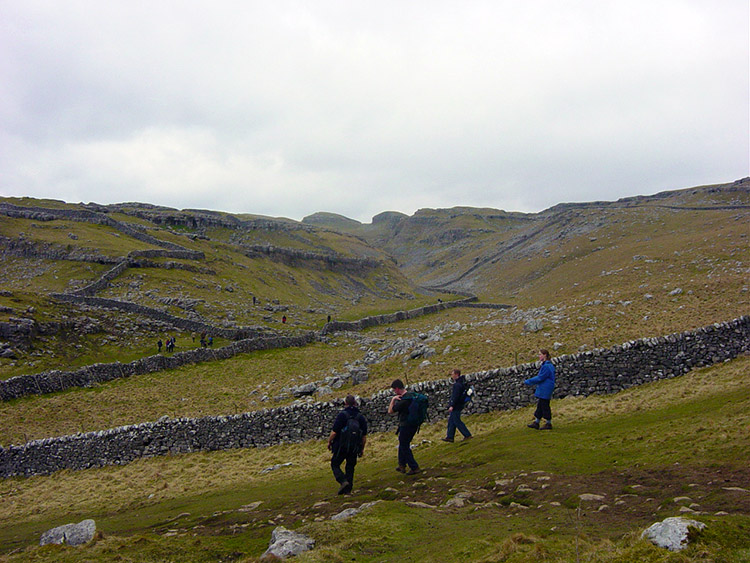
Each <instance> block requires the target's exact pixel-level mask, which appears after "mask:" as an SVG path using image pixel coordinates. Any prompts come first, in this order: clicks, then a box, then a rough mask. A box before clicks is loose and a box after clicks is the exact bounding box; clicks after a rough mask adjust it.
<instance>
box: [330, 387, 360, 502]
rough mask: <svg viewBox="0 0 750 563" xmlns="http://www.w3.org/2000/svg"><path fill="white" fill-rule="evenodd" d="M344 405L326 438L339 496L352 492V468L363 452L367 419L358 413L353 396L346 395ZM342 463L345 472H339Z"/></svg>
mask: <svg viewBox="0 0 750 563" xmlns="http://www.w3.org/2000/svg"><path fill="white" fill-rule="evenodd" d="M344 404H345V405H346V407H345V408H344V410H342V411H341V412H340V413H339V414H338V415H337V416H336V420H335V421H334V422H333V430H331V434H330V436H329V437H328V449H329V450H331V452H333V457H332V458H331V469H332V470H333V476H334V477H335V478H336V481H338V483H339V485H340V487H339V494H340V495H347V494H349V493H351V492H352V486H353V485H354V467H355V466H356V465H357V458H358V457H361V456H362V453H363V452H364V451H365V444H366V443H367V419H366V418H365V417H364V416H363V415H362V413H360V412H359V409H358V408H357V400H356V399H355V398H354V396H353V395H347V396H346V399H344ZM344 461H346V466H345V468H344V469H345V471H341V464H342V463H344Z"/></svg>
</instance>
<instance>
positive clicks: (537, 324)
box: [523, 319, 544, 332]
mask: <svg viewBox="0 0 750 563" xmlns="http://www.w3.org/2000/svg"><path fill="white" fill-rule="evenodd" d="M543 328H544V322H543V321H542V319H531V320H529V321H526V324H525V325H523V330H525V331H526V332H539V331H540V330H542V329H543Z"/></svg>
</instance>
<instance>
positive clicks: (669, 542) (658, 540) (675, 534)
mask: <svg viewBox="0 0 750 563" xmlns="http://www.w3.org/2000/svg"><path fill="white" fill-rule="evenodd" d="M705 527H706V525H705V524H704V523H703V522H698V521H696V520H688V519H687V518H666V519H664V520H663V521H661V522H657V523H656V524H652V525H651V526H650V527H649V528H647V529H646V530H644V531H643V533H642V534H641V537H642V538H646V539H648V540H649V541H650V542H651V543H653V544H654V545H656V546H659V547H663V548H665V549H668V550H670V551H680V550H682V549H685V548H686V547H687V541H688V528H697V529H699V530H702V529H703V528H705Z"/></svg>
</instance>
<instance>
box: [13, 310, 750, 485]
mask: <svg viewBox="0 0 750 563" xmlns="http://www.w3.org/2000/svg"><path fill="white" fill-rule="evenodd" d="M748 352H750V317H749V316H744V317H740V318H737V319H735V320H733V321H729V322H725V323H717V324H713V325H710V326H707V327H703V328H700V329H697V330H691V331H687V332H683V333H679V334H673V335H668V336H664V337H659V338H644V339H641V340H635V341H630V342H626V343H624V344H622V345H619V346H614V347H612V348H608V349H601V350H594V351H590V352H583V353H581V354H573V355H566V356H559V357H557V358H554V359H553V362H554V364H555V365H556V368H557V374H558V377H557V387H556V390H555V397H556V398H560V397H564V396H567V395H591V394H603V393H614V392H617V391H621V390H623V389H627V388H629V387H632V386H635V385H640V384H643V383H648V382H651V381H656V380H659V379H665V378H672V377H677V376H680V375H682V374H684V373H686V372H688V371H690V370H691V369H693V368H696V367H701V366H708V365H712V364H715V363H719V362H723V361H726V360H729V359H732V358H735V357H737V356H738V355H741V354H747V353H748ZM537 370H538V365H537V364H524V365H519V366H514V367H510V368H503V369H495V370H489V371H484V372H479V373H474V374H469V375H467V379H468V380H469V382H471V383H472V384H473V385H474V387H475V389H476V391H477V399H476V400H475V401H474V402H473V403H471V404H470V406H469V407H468V408H467V409H468V410H467V412H469V413H471V412H489V411H492V410H506V409H515V408H519V407H523V406H526V405H529V404H531V403H532V402H533V389H531V388H530V387H527V386H525V385H523V381H524V380H525V379H528V378H529V377H532V376H533V375H535V374H536V373H537ZM411 388H412V389H416V390H420V391H422V392H424V393H426V394H428V395H429V397H430V409H429V414H430V418H431V420H432V421H436V420H440V419H441V418H444V417H445V415H446V411H447V409H446V407H447V403H448V398H449V394H450V389H451V382H450V381H448V380H442V381H433V382H425V383H419V384H416V385H413V386H412V387H411ZM389 400H390V393H389V392H388V391H382V392H380V393H378V394H376V395H373V396H372V397H368V398H363V399H361V409H362V412H363V413H364V414H365V416H367V418H368V420H369V421H370V427H371V429H372V431H375V432H377V431H386V430H391V429H393V428H394V427H395V420H394V418H393V417H389V416H388V415H387V414H385V411H386V408H387V405H388V402H389ZM342 406H343V405H342V402H341V401H334V402H318V403H307V404H300V405H293V406H286V407H280V408H275V409H264V410H261V411H257V412H251V413H245V414H241V415H235V416H212V417H205V418H200V419H187V418H183V419H169V418H167V417H164V418H162V419H161V420H159V421H157V422H150V423H145V424H138V425H132V426H124V427H120V428H114V429H111V430H105V431H102V432H90V433H86V434H76V435H73V436H64V437H61V438H47V439H44V440H36V441H33V442H29V443H27V444H24V445H20V446H9V447H7V448H2V447H0V477H11V476H18V475H26V476H30V475H40V474H49V473H53V472H55V471H58V470H60V469H86V468H91V467H101V466H104V465H111V464H125V463H128V462H130V461H133V460H135V459H138V458H140V457H151V456H157V455H166V454H178V453H187V452H196V451H205V450H220V449H229V448H244V447H263V446H270V445H274V444H280V443H285V442H301V441H305V440H311V439H321V438H324V437H325V436H326V435H327V434H328V433H329V431H330V427H331V424H332V422H333V419H334V416H335V415H336V413H337V412H338V411H339V410H340V409H341V408H342Z"/></svg>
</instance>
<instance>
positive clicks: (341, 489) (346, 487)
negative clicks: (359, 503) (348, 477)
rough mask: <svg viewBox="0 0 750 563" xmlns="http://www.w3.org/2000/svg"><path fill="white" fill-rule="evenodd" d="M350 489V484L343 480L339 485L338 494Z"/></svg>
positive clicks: (343, 493)
mask: <svg viewBox="0 0 750 563" xmlns="http://www.w3.org/2000/svg"><path fill="white" fill-rule="evenodd" d="M351 490H352V484H351V483H350V482H349V481H344V482H343V483H341V486H340V487H339V494H340V495H345V494H346V493H349V492H351Z"/></svg>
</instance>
